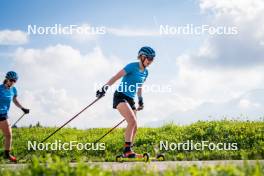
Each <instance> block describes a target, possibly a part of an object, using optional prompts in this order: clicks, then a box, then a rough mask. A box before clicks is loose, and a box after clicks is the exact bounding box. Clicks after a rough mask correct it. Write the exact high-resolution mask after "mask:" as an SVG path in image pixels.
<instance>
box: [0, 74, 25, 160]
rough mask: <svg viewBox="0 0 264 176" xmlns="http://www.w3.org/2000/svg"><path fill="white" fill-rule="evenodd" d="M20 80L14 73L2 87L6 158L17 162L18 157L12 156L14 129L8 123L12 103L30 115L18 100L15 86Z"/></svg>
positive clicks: (0, 114)
mask: <svg viewBox="0 0 264 176" xmlns="http://www.w3.org/2000/svg"><path fill="white" fill-rule="evenodd" d="M17 80H18V75H17V73H16V72H14V71H9V72H7V74H6V77H5V80H4V82H3V84H1V85H0V129H1V130H2V131H3V134H4V149H5V150H4V158H6V159H9V160H10V161H13V162H16V157H14V156H12V155H11V154H10V151H11V145H12V129H11V127H10V125H9V122H8V111H9V108H10V104H11V101H13V102H14V104H15V105H16V106H17V107H18V108H20V109H21V110H22V111H23V112H24V113H25V114H28V113H29V109H27V108H24V107H23V106H22V105H21V104H20V103H19V101H18V100H17V90H16V88H15V87H14V84H15V83H16V81H17Z"/></svg>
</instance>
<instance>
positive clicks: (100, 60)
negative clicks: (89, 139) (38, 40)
mask: <svg viewBox="0 0 264 176" xmlns="http://www.w3.org/2000/svg"><path fill="white" fill-rule="evenodd" d="M13 65H14V66H15V70H16V71H17V72H18V73H19V75H20V79H19V81H18V83H17V89H18V94H19V99H20V100H21V102H23V104H24V105H25V106H26V107H29V108H30V109H31V110H32V112H31V113H30V115H29V118H25V120H24V121H21V123H20V125H29V124H35V123H36V122H37V121H40V122H41V124H44V125H49V126H53V125H61V124H62V123H64V122H66V121H67V120H68V119H69V118H70V117H71V116H73V115H74V114H76V113H77V112H78V111H80V110H81V109H82V108H83V107H84V106H86V105H87V104H89V103H90V102H91V101H93V100H94V99H95V90H94V84H95V83H97V84H104V83H105V82H106V81H107V79H110V77H111V76H112V75H113V74H114V73H115V72H117V71H118V70H119V69H121V68H122V67H123V64H122V62H120V60H119V59H118V58H115V57H110V58H107V57H105V56H104V54H103V53H102V51H101V49H100V48H99V47H95V48H94V50H93V51H92V52H90V53H87V54H85V55H83V54H81V53H80V52H79V50H77V49H74V48H72V47H71V46H67V45H60V44H58V45H55V46H49V47H47V48H44V49H25V48H18V49H17V51H16V52H15V54H14V58H13ZM111 101H112V97H111V96H106V97H105V98H104V99H102V100H100V102H98V103H97V104H96V105H94V106H93V107H92V108H90V109H89V110H88V111H86V112H84V113H83V114H82V117H84V116H86V118H81V117H80V118H78V119H76V121H74V122H72V123H71V124H70V125H72V126H78V127H80V128H87V127H91V126H111V125H112V123H113V121H114V119H115V118H116V119H119V118H120V117H119V116H118V115H115V116H114V115H113V113H114V112H113V111H112V108H111V103H112V102H111ZM106 104H107V105H106ZM106 106H107V107H106ZM17 112H18V110H17V109H16V108H12V115H11V117H13V118H12V121H14V120H15V117H16V116H17V115H15V114H17Z"/></svg>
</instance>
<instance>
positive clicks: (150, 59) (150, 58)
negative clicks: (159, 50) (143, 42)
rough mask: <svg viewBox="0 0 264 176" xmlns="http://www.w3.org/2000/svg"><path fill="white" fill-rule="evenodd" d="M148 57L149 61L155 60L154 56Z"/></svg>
mask: <svg viewBox="0 0 264 176" xmlns="http://www.w3.org/2000/svg"><path fill="white" fill-rule="evenodd" d="M146 59H147V60H148V61H153V60H154V58H153V57H146Z"/></svg>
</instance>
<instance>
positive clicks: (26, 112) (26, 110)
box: [21, 108, 29, 114]
mask: <svg viewBox="0 0 264 176" xmlns="http://www.w3.org/2000/svg"><path fill="white" fill-rule="evenodd" d="M21 110H22V111H23V112H24V113H25V114H28V113H29V109H26V108H21Z"/></svg>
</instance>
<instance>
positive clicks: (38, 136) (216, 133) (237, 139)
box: [0, 120, 264, 162]
mask: <svg viewBox="0 0 264 176" xmlns="http://www.w3.org/2000/svg"><path fill="white" fill-rule="evenodd" d="M55 129H56V128H43V127H32V128H18V129H13V153H14V154H15V155H17V157H21V156H22V155H23V154H24V153H25V152H27V141H29V140H30V141H34V140H35V141H41V140H42V139H44V138H45V137H46V136H47V135H49V134H50V133H51V132H53V131H54V130H55ZM108 130H109V129H105V128H95V129H88V130H78V129H74V128H64V129H62V130H61V131H59V132H58V133H57V134H56V135H54V136H52V137H51V138H50V139H49V140H48V141H47V142H54V141H55V140H61V141H62V142H69V141H78V142H81V143H87V142H93V141H95V140H96V139H98V138H99V137H100V136H102V135H103V134H104V133H106V132H107V131H108ZM123 135H124V129H120V128H119V129H116V130H115V131H113V132H112V133H111V134H109V135H108V136H106V137H105V138H104V139H103V140H102V141H101V142H104V143H105V145H106V150H103V151H92V150H90V151H86V152H83V151H78V150H76V149H74V150H72V151H64V150H60V151H32V152H31V153H30V154H29V155H27V157H26V158H31V157H32V155H33V154H34V155H36V156H38V157H40V156H45V155H46V154H51V155H54V156H55V155H56V156H59V157H60V158H67V159H69V160H71V161H76V160H80V159H82V160H83V159H84V160H92V161H114V160H115V156H116V155H118V154H120V153H121V152H122V147H123V143H124V137H123ZM187 140H193V141H194V142H199V141H202V140H204V141H206V140H207V141H210V142H213V143H218V142H225V143H237V146H238V150H235V151H223V150H209V149H206V150H202V151H197V150H191V151H183V150H175V151H156V150H155V148H158V146H159V142H160V141H168V142H170V143H172V142H175V143H179V142H185V141H187ZM0 147H1V148H3V146H2V144H1V145H0ZM134 151H136V152H138V153H142V152H149V153H150V154H151V155H152V156H154V155H155V154H156V153H159V152H161V153H165V155H166V159H167V160H219V159H220V160H222V159H263V158H264V122H263V121H254V122H253V121H237V120H221V121H199V122H196V123H193V124H191V125H186V126H177V125H174V124H168V125H165V126H163V127H160V128H139V130H138V133H137V138H136V141H135V147H134ZM2 162H3V161H2Z"/></svg>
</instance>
